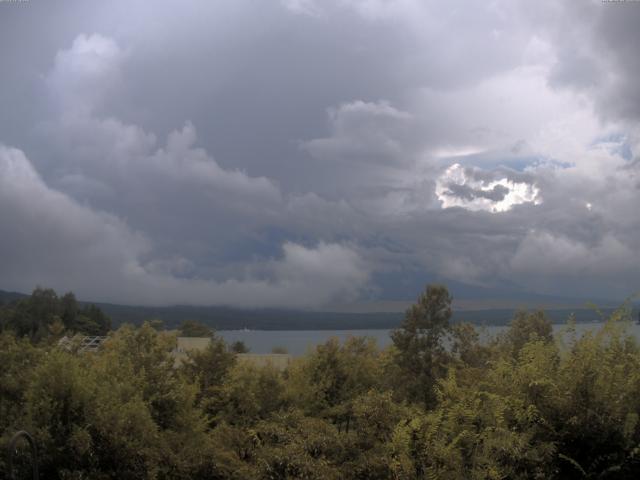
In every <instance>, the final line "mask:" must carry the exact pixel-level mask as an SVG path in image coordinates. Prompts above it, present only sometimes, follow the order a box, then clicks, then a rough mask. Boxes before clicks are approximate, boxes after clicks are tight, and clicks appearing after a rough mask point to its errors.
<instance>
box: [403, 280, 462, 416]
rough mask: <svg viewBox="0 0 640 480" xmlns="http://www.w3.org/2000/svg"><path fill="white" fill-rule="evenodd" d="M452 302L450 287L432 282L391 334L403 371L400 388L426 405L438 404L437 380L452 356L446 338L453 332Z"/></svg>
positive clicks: (412, 398) (410, 397) (414, 399)
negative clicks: (435, 390) (436, 393)
mask: <svg viewBox="0 0 640 480" xmlns="http://www.w3.org/2000/svg"><path fill="white" fill-rule="evenodd" d="M451 301H452V298H451V296H450V295H449V291H448V290H447V287H445V286H444V285H428V286H427V288H426V290H425V292H424V293H423V294H422V295H420V297H419V298H418V302H417V303H416V304H414V305H412V306H411V307H410V308H409V309H408V310H407V312H406V313H405V319H404V321H403V322H402V324H401V325H400V328H398V329H396V330H394V331H393V332H392V334H391V339H392V340H393V344H394V347H395V363H396V365H397V366H398V367H399V370H400V373H401V377H400V378H398V380H399V382H400V383H399V384H398V387H399V388H402V389H404V390H405V391H406V394H407V396H408V398H409V399H410V400H413V401H419V402H421V403H423V404H424V406H425V407H431V406H433V405H434V402H435V399H436V398H435V392H434V385H435V382H436V380H437V379H438V378H442V377H443V376H444V375H445V373H446V364H447V362H448V360H449V358H450V357H449V354H448V353H447V351H446V349H445V347H444V345H443V340H444V338H445V337H446V336H447V335H448V334H449V333H450V332H451V326H450V324H449V320H450V318H451Z"/></svg>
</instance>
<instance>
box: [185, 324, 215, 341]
mask: <svg viewBox="0 0 640 480" xmlns="http://www.w3.org/2000/svg"><path fill="white" fill-rule="evenodd" d="M212 335H213V331H212V330H211V329H210V328H209V327H207V326H206V325H204V324H203V323H200V322H196V321H195V320H185V321H184V322H182V324H181V325H180V336H181V337H210V336H212Z"/></svg>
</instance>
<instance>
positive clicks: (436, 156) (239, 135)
mask: <svg viewBox="0 0 640 480" xmlns="http://www.w3.org/2000/svg"><path fill="white" fill-rule="evenodd" d="M621 7H622V8H621ZM54 12H55V15H56V18H57V19H59V21H56V22H54V24H52V23H51V22H50V21H49V20H48V19H49V18H51V15H53V14H54ZM639 13H640V10H638V9H636V8H633V5H631V4H629V2H627V5H626V6H623V5H612V4H610V5H607V4H601V3H599V2H583V3H581V4H580V5H573V4H566V5H565V4H558V2H553V1H550V0H549V1H547V0H544V1H540V2H535V4H532V3H531V2H526V1H515V2H513V1H506V0H498V1H495V2H488V3H478V4H473V5H470V4H469V3H468V2H462V1H457V0H455V1H453V2H448V3H447V4H446V5H445V4H443V3H442V2H436V1H430V0H428V1H417V0H393V1H386V0H382V1H377V0H375V1H371V0H329V1H326V2H317V1H311V0H304V1H283V2H259V3H256V2H252V1H249V0H233V1H231V0H221V1H220V2H216V4H215V6H213V5H204V6H203V5H202V4H201V2H196V1H195V0H185V1H184V2H182V3H181V8H180V9H176V8H175V4H174V2H169V1H168V0H158V1H157V2H155V3H154V8H153V9H149V8H148V7H147V6H146V5H145V4H144V3H143V2H138V1H134V2H124V1H123V0H114V1H113V2H109V3H108V4H107V3H100V2H93V1H92V0H91V1H88V2H84V1H83V2H80V1H77V0H68V2H67V3H65V5H64V6H56V7H55V8H54V7H52V6H49V5H45V4H38V5H37V6H36V5H35V4H34V8H30V9H26V10H24V11H22V10H21V15H16V16H14V17H6V18H5V17H2V18H0V40H2V41H0V51H1V52H2V58H3V60H4V64H3V74H4V77H3V78H4V82H5V83H4V84H3V85H5V88H3V89H2V90H0V106H1V107H2V108H3V111H10V112H12V115H10V116H9V115H7V116H3V117H2V118H0V131H1V132H2V139H0V140H1V141H2V142H4V144H6V145H15V146H17V147H19V148H20V151H22V152H24V155H23V156H25V157H28V158H29V161H28V162H26V163H25V162H24V161H19V162H18V161H16V160H14V161H13V163H12V164H13V165H14V167H11V168H9V167H8V165H9V162H8V161H6V162H5V163H6V165H5V166H4V170H3V171H2V172H3V177H4V178H3V179H2V180H1V181H3V182H4V183H3V186H4V187H5V191H4V195H5V199H6V201H5V203H6V202H8V201H9V200H8V199H9V195H11V197H10V198H11V199H12V200H11V202H12V203H11V205H13V206H14V207H13V210H11V209H9V208H8V207H5V208H3V209H2V210H1V211H2V215H3V216H2V217H0V220H2V221H3V222H5V218H6V219H7V220H6V224H11V225H14V224H15V225H18V226H19V227H20V229H21V230H20V229H18V231H24V232H31V233H30V234H29V235H25V236H23V237H15V238H16V240H15V241H13V240H11V242H13V243H10V249H8V250H7V251H11V252H12V255H13V256H15V257H16V258H21V259H22V261H23V262H26V263H25V265H30V264H29V263H28V259H29V258H34V259H35V258H38V259H39V264H40V265H42V272H44V273H42V278H36V277H37V268H36V267H35V266H34V267H33V268H32V270H30V271H31V272H32V273H31V274H29V275H27V274H26V273H25V274H24V275H23V276H19V275H18V273H11V274H9V273H8V274H6V275H5V274H4V272H3V275H2V280H3V281H4V283H3V285H5V284H6V288H14V289H17V288H19V289H29V288H31V287H32V286H33V285H27V284H28V283H29V282H34V283H43V284H48V283H49V282H52V283H51V285H52V286H54V287H57V288H59V289H60V288H73V289H76V290H77V289H78V288H80V287H78V286H77V284H79V285H81V286H83V287H82V288H86V289H87V290H86V292H87V293H91V294H92V295H93V294H94V292H97V293H100V295H101V296H102V298H107V297H108V298H109V299H112V300H114V301H131V302H137V303H144V302H151V303H153V302H164V301H184V302H204V301H206V302H207V303H215V302H217V301H224V300H228V301H230V302H232V303H234V304H243V302H245V303H244V304H247V305H259V304H261V303H263V304H265V305H276V304H286V305H292V304H295V305H298V304H300V305H302V303H303V301H304V299H305V298H308V301H309V304H310V305H311V304H314V305H315V304H318V303H320V302H323V301H329V299H333V298H336V297H339V296H340V292H344V293H345V295H346V297H349V298H352V297H353V296H354V295H356V296H357V295H364V296H365V297H366V296H371V295H381V296H385V295H391V294H392V293H393V292H397V291H398V287H395V290H394V288H390V287H389V285H390V284H392V283H394V284H395V285H403V286H406V288H407V289H413V290H412V294H413V293H417V292H418V291H419V290H420V288H422V287H423V285H421V284H420V282H423V281H425V279H431V278H437V279H440V280H442V281H448V280H450V281H454V280H455V281H460V282H468V283H472V284H474V285H484V286H492V285H512V286H516V287H522V288H524V289H531V290H535V291H546V292H547V293H559V294H562V293H567V292H573V293H576V294H579V295H593V294H594V293H595V294H598V295H607V294H609V293H610V294H615V295H626V294H627V293H629V291H631V290H633V289H634V288H635V287H634V285H638V284H640V273H635V272H634V269H633V268H627V265H626V264H625V263H624V262H623V261H622V260H621V259H622V258H623V257H624V255H625V254H626V253H625V252H628V251H637V249H638V248H640V224H639V222H640V220H636V218H637V215H636V212H635V209H636V205H637V204H638V203H639V202H640V188H639V187H638V186H639V185H640V173H639V170H638V160H637V157H638V151H640V130H639V129H638V112H637V105H638V104H640V103H639V102H637V101H635V98H636V97H637V95H636V94H637V92H638V85H637V82H636V81H635V79H636V78H637V77H638V75H637V73H638V68H637V67H638V56H637V55H636V53H637V52H636V51H635V49H634V46H635V45H636V44H637V40H638V29H637V28H636V24H637V20H638V19H637V18H636V17H637V15H638V14H639ZM45 24H46V25H45ZM24 31H38V32H40V35H39V36H38V38H37V41H36V39H35V37H34V38H33V39H32V38H25V39H24V42H22V43H21V48H20V49H19V50H16V49H15V48H13V47H12V43H11V41H10V40H12V39H14V38H16V35H17V33H19V32H24ZM82 32H85V33H82ZM91 32H98V33H91ZM7 151H11V152H13V153H11V154H8V153H5V156H6V157H7V158H8V157H9V156H11V157H12V158H14V159H15V158H17V157H16V155H18V153H16V152H17V151H14V150H11V149H8V148H7ZM18 156H19V155H18ZM16 162H17V163H16ZM15 165H22V167H20V169H21V171H23V174H22V175H23V176H24V178H22V177H21V176H17V177H16V175H17V174H14V173H11V174H9V173H8V172H15V171H17V170H15V168H17V167H16V166H15ZM24 172H31V173H30V174H28V175H27V174H26V173H24ZM6 178H12V179H13V180H12V182H13V183H7V181H6ZM17 178H22V180H21V181H20V182H18V181H17V180H16V179H17ZM25 178H31V180H29V181H28V182H27V181H26V180H25ZM34 178H35V179H36V180H33V179H34ZM17 185H23V187H21V188H23V189H26V190H24V191H22V193H19V192H18V190H17V188H18V187H17ZM26 185H30V187H28V188H27V187H26ZM25 191H29V192H31V191H37V192H40V193H39V195H41V196H44V197H45V198H46V199H47V200H48V204H50V205H51V209H52V210H51V211H49V210H47V208H49V207H48V206H47V205H43V204H41V202H35V201H33V200H30V202H31V204H29V202H26V200H25V199H27V198H29V199H31V198H35V196H32V195H31V194H30V193H24V192H25ZM9 192H11V193H9ZM18 198H20V199H21V200H17V199H18ZM25 202H26V203H25ZM7 204H8V203H7ZM56 205H57V206H56ZM54 206H56V207H55V208H54ZM63 206H64V207H63ZM0 208H1V207H0ZM67 208H68V209H70V211H72V212H74V213H73V217H74V218H76V220H74V221H72V220H70V219H64V221H63V220H60V221H61V222H62V223H61V224H63V225H64V229H63V230H64V231H61V232H58V233H56V234H55V235H53V236H52V238H59V239H60V241H59V244H56V245H54V246H52V247H51V252H52V255H53V253H55V258H48V253H47V252H48V250H47V249H46V248H43V247H42V246H41V244H40V243H39V242H36V240H34V239H37V238H40V237H41V236H47V235H51V233H50V232H49V231H48V230H47V231H43V230H42V228H44V227H42V226H37V225H35V224H32V220H33V218H41V217H42V218H58V216H62V213H61V212H63V211H65V209H67ZM14 210H15V212H17V211H20V212H21V213H22V215H23V216H22V217H20V218H17V217H15V216H14V215H13V213H12V212H14ZM35 211H46V212H47V215H45V214H41V217H37V216H35V217H34V215H35V214H34V213H33V212H35ZM41 222H44V221H43V220H41ZM66 222H68V223H66ZM44 224H46V222H44ZM102 224H105V225H107V226H109V227H108V228H106V227H105V228H106V230H102V228H103V227H102V226H101V225H102ZM65 232H66V233H65ZM89 232H94V233H93V234H92V235H94V236H93V237H92V236H90V235H89ZM16 235H17V234H16ZM87 235H89V236H87ZM10 238H11V239H13V238H14V237H10ZM91 239H95V240H91ZM97 239H103V240H97ZM7 242H9V238H7V239H6V240H5V243H7ZM92 242H94V243H95V245H99V246H101V247H100V251H103V252H105V253H104V255H105V259H104V261H98V260H97V258H98V257H97V256H96V255H97V254H96V253H95V252H94V253H91V252H92V250H91V249H90V248H89V247H88V246H86V245H90V244H91V243H92ZM101 242H102V243H101ZM8 244H9V243H8ZM15 245H18V246H19V247H20V249H18V247H16V246H15ZM65 246H66V247H65ZM85 246H86V247H85ZM554 247H555V248H554ZM96 248H97V247H96ZM38 249H40V250H41V251H38ZM67 249H68V250H69V251H67ZM74 251H75V252H76V253H77V255H80V256H81V257H82V255H85V256H84V257H82V258H83V260H82V261H81V262H80V263H76V262H75V261H72V259H77V256H74V255H76V254H75V253H74V255H72V253H73V252H74ZM547 251H548V252H549V260H548V261H547V259H546V258H542V256H544V255H545V252H547ZM83 252H84V253H83ZM110 252H111V253H110ZM536 255H538V256H541V259H540V260H539V261H536V260H535V256H536ZM56 258H57V259H60V260H59V261H58V260H56ZM3 259H4V257H3ZM64 259H66V260H67V262H66V263H64ZM80 264H82V265H87V266H89V265H92V267H91V268H90V269H89V267H87V268H86V269H83V267H81V266H79V265H80ZM320 264H322V268H321V267H320ZM325 264H326V265H325ZM334 264H339V265H334ZM12 265H15V269H16V270H12V272H18V269H17V264H13V263H12ZM34 265H35V263H34ZM60 265H62V266H60ZM312 265H315V266H316V267H317V268H316V267H314V268H311V266H312ZM558 265H561V266H562V267H563V273H559V272H558V268H555V267H557V266H558ZM581 265H583V266H585V265H586V267H584V268H583V267H582V266H581ZM54 266H55V268H54ZM125 266H126V268H125ZM329 267H332V268H329ZM338 267H340V268H338ZM342 267H344V269H342ZM29 268H31V267H29ZM598 268H601V269H602V272H603V273H602V280H601V281H598V280H597V277H598V275H597V274H596V273H597V269H598ZM55 270H60V271H62V272H66V273H64V274H63V275H60V276H56V275H54V274H53V273H51V272H53V271H55ZM88 270H90V271H91V272H92V275H93V276H92V277H91V278H87V275H86V273H85V272H86V271H88ZM97 271H100V272H102V275H95V274H94V272H97ZM123 271H124V272H126V274H125V273H122V272H123ZM296 272H298V273H296ZM545 272H547V273H548V275H547V274H545ZM585 272H588V275H587V274H586V273H585ZM385 275H387V276H388V277H385V278H387V280H388V281H387V283H386V284H384V283H383V282H381V281H379V280H378V279H379V278H381V277H383V276H385ZM616 275H617V276H616ZM94 277H95V278H94ZM553 278H562V281H558V282H555V283H554V282H552V281H545V279H547V280H550V279H553ZM14 279H16V280H15V282H14ZM389 279H391V280H389ZM12 282H13V284H12ZM18 282H21V283H20V284H19V285H18ZM376 282H378V283H376ZM350 284H353V286H354V288H353V289H350V288H349V285H350ZM67 285H68V287H67ZM314 285H318V286H319V288H318V289H317V291H315V289H314ZM625 285H626V287H625ZM334 286H335V288H334ZM338 287H339V288H338ZM625 288H626V289H627V290H629V291H627V292H623V290H625ZM98 299H99V298H98Z"/></svg>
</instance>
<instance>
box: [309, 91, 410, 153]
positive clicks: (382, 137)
mask: <svg viewBox="0 0 640 480" xmlns="http://www.w3.org/2000/svg"><path fill="white" fill-rule="evenodd" d="M328 117H329V128H330V132H331V135H330V136H329V137H327V138H318V139H315V140H310V141H308V142H305V143H303V144H302V148H303V149H304V150H306V151H308V152H309V153H311V155H313V156H314V157H316V158H319V159H321V160H334V161H354V160H355V161H363V162H369V163H389V162H397V161H407V160H409V159H408V158H405V155H407V153H405V152H406V149H407V148H408V147H409V145H408V144H409V143H410V142H411V137H410V135H407V129H409V128H411V123H410V122H411V119H412V117H411V115H410V114H409V113H407V112H402V111H400V110H398V109H396V108H394V107H393V106H391V105H390V104H389V102H385V101H381V102H363V101H355V102H350V103H344V104H342V105H339V106H338V107H336V108H330V109H329V111H328ZM407 156H408V155H407Z"/></svg>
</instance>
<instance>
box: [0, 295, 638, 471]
mask: <svg viewBox="0 0 640 480" xmlns="http://www.w3.org/2000/svg"><path fill="white" fill-rule="evenodd" d="M35 297H36V298H35V300H34V299H33V297H32V299H31V300H29V302H34V303H27V304H24V303H19V304H17V305H15V306H14V307H12V309H10V311H11V312H13V313H11V315H10V316H9V318H8V320H7V319H6V318H5V319H4V320H3V325H4V331H3V333H2V334H1V335H0V389H1V392H2V394H1V396H0V432H2V436H1V442H2V443H3V448H2V452H5V451H6V449H5V448H4V444H6V442H7V441H8V439H9V438H10V436H11V435H12V434H13V433H14V432H15V431H17V430H19V429H26V430H27V431H29V432H31V433H32V434H33V436H34V438H35V439H36V441H37V444H38V446H39V449H40V470H41V478H47V479H49V478H64V479H84V478H90V479H97V480H101V479H116V478H117V479H132V480H133V479H423V478H429V479H431V478H435V479H439V478H442V479H478V480H480V479H530V478H539V479H583V478H611V479H631V478H634V479H635V478H637V476H638V474H639V473H640V458H639V456H638V455H639V452H640V422H639V418H640V346H639V345H638V343H637V341H636V340H635V338H633V337H632V336H630V335H629V334H627V333H626V332H625V328H626V325H627V324H628V320H629V316H628V315H629V311H628V310H625V309H621V310H618V311H616V312H615V313H614V314H612V315H611V317H610V319H609V320H608V322H607V323H606V325H604V326H603V327H602V328H601V329H600V330H599V331H597V332H595V333H588V334H586V335H584V336H582V337H577V336H576V335H575V333H574V332H573V331H572V326H571V324H568V325H567V327H566V329H565V331H564V332H563V334H562V335H559V336H556V337H555V338H554V337H553V336H552V329H551V325H550V323H549V321H548V319H547V318H546V316H545V314H544V313H542V312H520V313H518V314H517V315H515V317H514V318H513V320H512V323H511V326H510V328H509V329H508V330H507V331H506V332H505V333H503V334H502V335H500V336H499V337H497V338H494V339H492V340H491V341H489V342H485V343H481V342H480V341H479V338H478V334H477V332H476V330H475V329H474V327H473V326H472V325H469V324H452V323H451V322H450V320H451V308H450V305H451V297H450V296H449V293H448V291H447V289H446V288H445V287H442V286H430V287H428V288H427V289H426V291H425V292H424V294H423V295H421V296H420V298H419V299H418V301H417V303H416V304H415V305H414V306H413V307H411V308H410V309H409V310H408V311H407V312H406V314H405V317H404V320H403V322H402V324H401V326H400V327H399V328H398V329H396V330H395V331H394V332H393V334H392V339H393V345H392V346H391V347H390V348H389V349H386V350H380V349H379V348H377V346H376V345H375V344H374V343H373V342H372V341H371V340H370V339H367V338H351V339H350V340H348V341H347V342H346V343H345V344H342V345H341V344H339V343H338V342H337V341H334V340H332V341H329V342H327V343H325V344H323V345H320V346H318V347H317V348H316V349H315V350H314V351H313V352H311V353H310V354H308V355H307V356H305V357H302V358H298V359H296V360H294V362H293V363H292V364H291V365H290V367H289V368H288V369H287V370H285V371H283V372H282V371H279V370H276V369H274V368H270V367H266V368H257V367H254V366H252V365H251V364H247V363H238V362H237V361H236V357H235V355H234V353H233V352H231V351H230V349H229V348H228V346H227V345H225V344H224V342H223V341H222V340H221V339H219V338H218V337H216V336H213V340H212V342H211V344H210V346H209V347H208V349H207V350H205V351H203V352H200V353H195V354H191V355H190V357H189V359H188V361H187V362H186V363H184V364H183V365H182V366H181V367H179V368H176V367H175V366H174V360H173V357H172V356H171V350H172V348H173V347H174V345H175V337H173V336H171V335H168V334H167V333H164V332H162V331H158V330H156V329H155V328H153V326H152V325H150V324H144V325H143V326H141V327H139V328H135V327H132V326H124V327H121V328H119V329H118V330H117V331H115V332H112V333H111V334H110V335H109V338H108V340H107V341H106V342H105V344H104V346H103V348H102V349H101V350H100V351H98V352H97V353H86V352H85V353H83V352H79V351H75V350H74V348H73V347H68V346H67V347H65V348H60V347H58V346H57V342H56V341H55V340H56V339H57V338H59V337H60V336H61V335H63V334H65V333H67V330H70V331H72V332H73V331H78V332H79V331H82V328H80V327H78V325H80V326H84V325H86V323H87V321H86V320H85V319H83V318H82V317H87V318H89V319H90V318H99V317H98V316H95V314H94V317H92V316H91V315H92V314H91V313H90V312H85V311H82V313H78V314H77V315H76V316H75V317H74V318H75V321H74V322H71V321H69V320H65V319H69V318H70V317H69V315H68V310H65V308H63V307H64V305H67V304H72V303H73V302H71V301H70V299H69V298H68V297H66V296H65V297H62V299H57V300H54V299H52V298H51V296H50V292H47V291H41V292H39V293H38V295H35ZM64 298H67V303H65V301H64ZM21 302H22V300H21ZM38 308H41V310H38ZM49 308H51V309H53V310H52V311H51V312H49V310H48V309H49ZM36 311H38V312H40V313H41V314H43V315H45V317H46V318H49V320H48V322H47V324H46V326H47V328H44V327H42V326H40V327H38V328H36V329H35V330H34V328H26V327H24V325H29V323H28V322H26V323H24V322H23V319H29V318H31V319H32V318H34V317H33V316H31V317H30V316H29V315H32V314H33V312H36ZM5 315H6V312H5ZM47 315H48V316H47ZM56 317H58V318H56ZM79 319H80V320H79ZM96 324H99V322H98V321H97V320H96ZM53 325H62V327H61V328H57V327H56V328H52V326H53ZM92 328H93V327H92ZM25 450H26V449H25ZM21 452H22V451H21ZM6 460H7V459H6V458H3V462H4V463H3V464H2V465H0V471H2V472H5V471H6ZM20 478H23V477H20ZM24 478H26V477H24Z"/></svg>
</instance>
